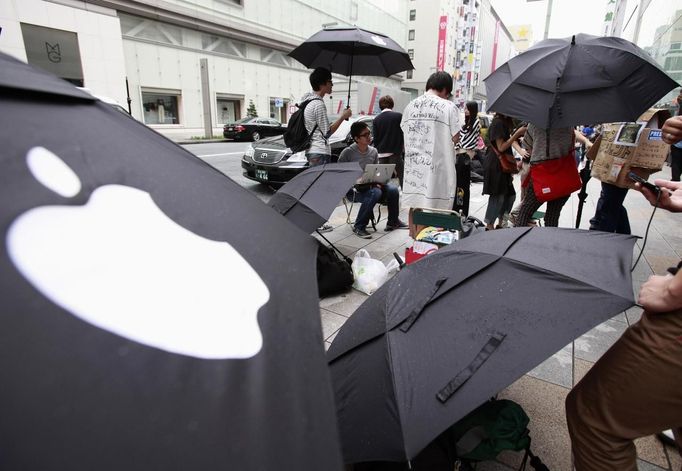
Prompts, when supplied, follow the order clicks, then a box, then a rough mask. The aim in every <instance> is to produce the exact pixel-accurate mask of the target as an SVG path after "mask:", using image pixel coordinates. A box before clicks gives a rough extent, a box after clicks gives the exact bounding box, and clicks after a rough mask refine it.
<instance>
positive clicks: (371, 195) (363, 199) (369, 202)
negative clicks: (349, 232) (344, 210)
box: [346, 184, 400, 229]
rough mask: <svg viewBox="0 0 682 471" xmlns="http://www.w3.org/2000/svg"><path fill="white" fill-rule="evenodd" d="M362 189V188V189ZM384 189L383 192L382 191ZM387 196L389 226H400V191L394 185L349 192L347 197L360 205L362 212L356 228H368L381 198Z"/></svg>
mask: <svg viewBox="0 0 682 471" xmlns="http://www.w3.org/2000/svg"><path fill="white" fill-rule="evenodd" d="M361 188H362V187H361ZM382 188H383V191H382ZM384 194H385V195H386V205H387V206H388V222H387V224H388V225H389V226H391V225H396V224H398V213H399V212H400V204H399V199H400V191H399V190H398V187H396V186H394V185H390V184H389V185H379V186H374V185H372V186H371V187H368V188H366V189H357V188H356V189H355V190H351V191H349V192H348V194H347V195H346V197H347V198H348V199H349V200H351V201H354V202H356V203H361V204H360V211H358V217H357V218H356V219H355V224H354V226H355V228H356V229H364V228H366V227H367V224H368V223H369V220H370V218H371V217H372V212H373V211H374V206H375V205H376V204H377V203H378V202H379V201H381V197H382V196H383V195H384Z"/></svg>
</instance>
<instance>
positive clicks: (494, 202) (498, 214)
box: [483, 193, 516, 224]
mask: <svg viewBox="0 0 682 471" xmlns="http://www.w3.org/2000/svg"><path fill="white" fill-rule="evenodd" d="M515 199H516V193H511V194H508V195H490V196H489V197H488V207H487V208H486V210H485V217H484V218H483V221H484V222H485V223H486V224H495V219H497V218H499V219H500V221H502V220H504V215H505V214H508V213H509V212H510V211H511V209H512V207H513V206H514V200H515Z"/></svg>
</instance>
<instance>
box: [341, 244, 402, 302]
mask: <svg viewBox="0 0 682 471" xmlns="http://www.w3.org/2000/svg"><path fill="white" fill-rule="evenodd" d="M351 268H352V269H353V278H354V279H355V282H354V283H353V288H355V289H357V290H359V291H362V292H363V293H366V294H372V293H374V292H375V291H376V290H378V289H379V287H380V286H381V285H383V284H384V283H385V282H386V280H387V279H388V277H389V275H390V274H392V273H393V272H394V271H396V270H397V269H398V262H397V261H396V260H391V262H390V263H389V264H388V266H386V265H384V264H383V263H381V261H379V260H375V259H373V258H372V257H370V255H369V252H367V250H365V249H360V250H358V251H357V253H356V254H355V257H354V258H353V264H352V265H351Z"/></svg>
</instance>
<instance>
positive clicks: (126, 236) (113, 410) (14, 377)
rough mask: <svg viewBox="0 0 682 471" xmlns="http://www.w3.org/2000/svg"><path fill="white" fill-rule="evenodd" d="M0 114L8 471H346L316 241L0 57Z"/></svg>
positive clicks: (101, 107) (1, 355) (0, 458)
mask: <svg viewBox="0 0 682 471" xmlns="http://www.w3.org/2000/svg"><path fill="white" fill-rule="evenodd" d="M0 109H2V113H0V140H1V141H2V142H3V145H2V149H1V150H0V163H1V164H2V169H3V170H2V172H0V200H1V201H2V205H0V236H2V244H0V298H1V299H2V304H3V309H2V310H1V311H0V384H2V387H0V417H2V420H0V442H2V444H3V445H2V452H1V453H0V468H1V469H22V468H35V469H45V470H52V469H55V470H57V469H74V470H91V469H129V470H138V469H139V470H148V469H282V468H288V469H294V468H295V469H301V468H304V469H340V468H341V455H340V450H339V446H338V436H337V432H336V420H335V417H334V413H333V412H334V410H333V396H332V389H331V383H330V381H329V372H328V370H327V365H326V364H325V359H324V348H323V345H322V339H321V338H320V331H321V325H320V318H319V309H318V299H317V293H316V291H315V290H314V289H310V287H311V286H313V287H314V286H315V254H316V244H315V243H314V241H312V240H310V238H309V237H301V232H300V230H299V229H298V228H296V227H295V226H294V225H292V224H290V223H289V222H288V221H286V220H284V219H283V218H281V217H280V216H279V215H277V214H275V213H273V211H272V210H271V209H270V208H268V207H267V206H266V205H264V204H262V202H260V201H259V200H258V199H257V198H255V197H254V196H253V195H251V194H249V193H248V192H246V191H244V190H243V189H242V188H241V187H239V186H238V185H237V184H235V183H234V182H232V181H231V180H230V179H228V178H225V177H224V176H223V175H222V174H221V173H219V172H218V171H216V170H215V169H213V168H212V167H210V166H209V165H207V164H206V163H204V162H203V161H201V160H200V159H198V158H196V157H195V156H193V155H192V154H190V153H189V152H187V151H185V150H184V149H182V148H181V147H179V146H177V145H176V144H174V143H172V142H171V141H169V140H167V139H166V138H164V137H163V136H161V135H159V134H158V133H156V132H154V131H152V130H150V129H149V128H147V127H146V126H144V125H143V124H141V123H139V122H137V121H136V120H134V119H132V118H131V117H129V116H127V115H126V114H124V113H121V112H119V111H116V110H114V109H113V108H111V107H110V106H109V105H106V104H105V103H102V102H100V101H96V100H94V99H93V98H92V97H90V96H88V95H86V94H83V93H81V92H80V91H79V90H76V89H75V88H74V87H72V86H71V85H69V84H67V83H65V82H63V81H61V80H59V79H57V78H56V77H53V76H51V75H48V74H46V73H44V72H41V71H38V70H36V69H33V68H31V67H28V66H27V65H26V64H23V63H21V62H18V61H16V60H15V59H13V58H10V57H9V56H6V55H3V54H0ZM282 246H284V247H286V250H281V247H282ZM292 365H295V367H293V366H292ZM293 463H295V465H294V464H293Z"/></svg>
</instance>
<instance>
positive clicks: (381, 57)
mask: <svg viewBox="0 0 682 471" xmlns="http://www.w3.org/2000/svg"><path fill="white" fill-rule="evenodd" d="M289 56H291V57H293V58H294V59H296V60H297V61H299V62H300V63H301V64H303V65H305V66H306V67H308V68H310V69H314V68H316V67H324V68H326V69H328V70H330V71H331V72H334V73H337V74H341V75H346V76H348V101H347V103H350V83H351V78H352V76H353V74H355V75H378V76H381V77H389V76H391V75H393V74H397V73H398V72H403V71H405V70H412V69H414V66H413V65H412V61H410V56H409V54H408V53H407V52H405V50H404V49H403V48H402V47H400V45H398V43H396V42H395V41H394V40H392V39H391V38H389V37H388V36H386V35H383V34H381V33H373V32H372V31H367V30H364V29H360V28H356V27H352V28H328V29H323V30H322V31H318V32H317V33H315V34H313V35H312V36H311V37H309V38H308V39H306V40H305V41H304V42H303V43H302V44H301V45H300V46H298V47H297V48H296V49H294V50H293V51H291V52H290V53H289Z"/></svg>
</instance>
